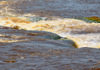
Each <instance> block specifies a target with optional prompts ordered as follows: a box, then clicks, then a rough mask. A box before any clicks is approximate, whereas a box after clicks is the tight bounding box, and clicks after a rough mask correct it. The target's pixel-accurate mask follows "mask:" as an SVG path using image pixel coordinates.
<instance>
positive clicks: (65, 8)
mask: <svg viewBox="0 0 100 70" xmlns="http://www.w3.org/2000/svg"><path fill="white" fill-rule="evenodd" d="M99 9H100V0H82V1H81V0H74V1H73V0H7V1H6V0H0V15H1V18H0V19H1V20H0V25H4V26H10V27H13V26H19V28H22V29H26V30H41V31H50V32H54V33H56V34H59V35H61V36H63V37H68V38H71V39H73V40H74V41H75V42H76V43H77V44H78V45H79V47H94V48H99V47H100V44H99V41H100V40H99V39H100V24H99V23H92V22H91V23H87V22H85V21H82V20H77V19H69V18H76V17H78V18H80V17H93V16H97V17H100V11H99ZM34 16H38V17H47V18H54V19H53V20H50V19H49V20H46V21H44V20H42V21H38V22H33V21H32V20H34V19H33V18H34ZM37 19H38V18H37Z"/></svg>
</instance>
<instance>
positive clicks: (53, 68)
mask: <svg viewBox="0 0 100 70" xmlns="http://www.w3.org/2000/svg"><path fill="white" fill-rule="evenodd" d="M75 47H77V45H76V44H75V43H74V42H73V41H72V40H69V39H67V38H62V37H60V36H59V35H57V34H54V33H51V32H45V31H26V30H18V29H16V28H9V27H2V26H1V27H0V70H99V67H100V50H99V49H93V48H80V49H76V48H75Z"/></svg>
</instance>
